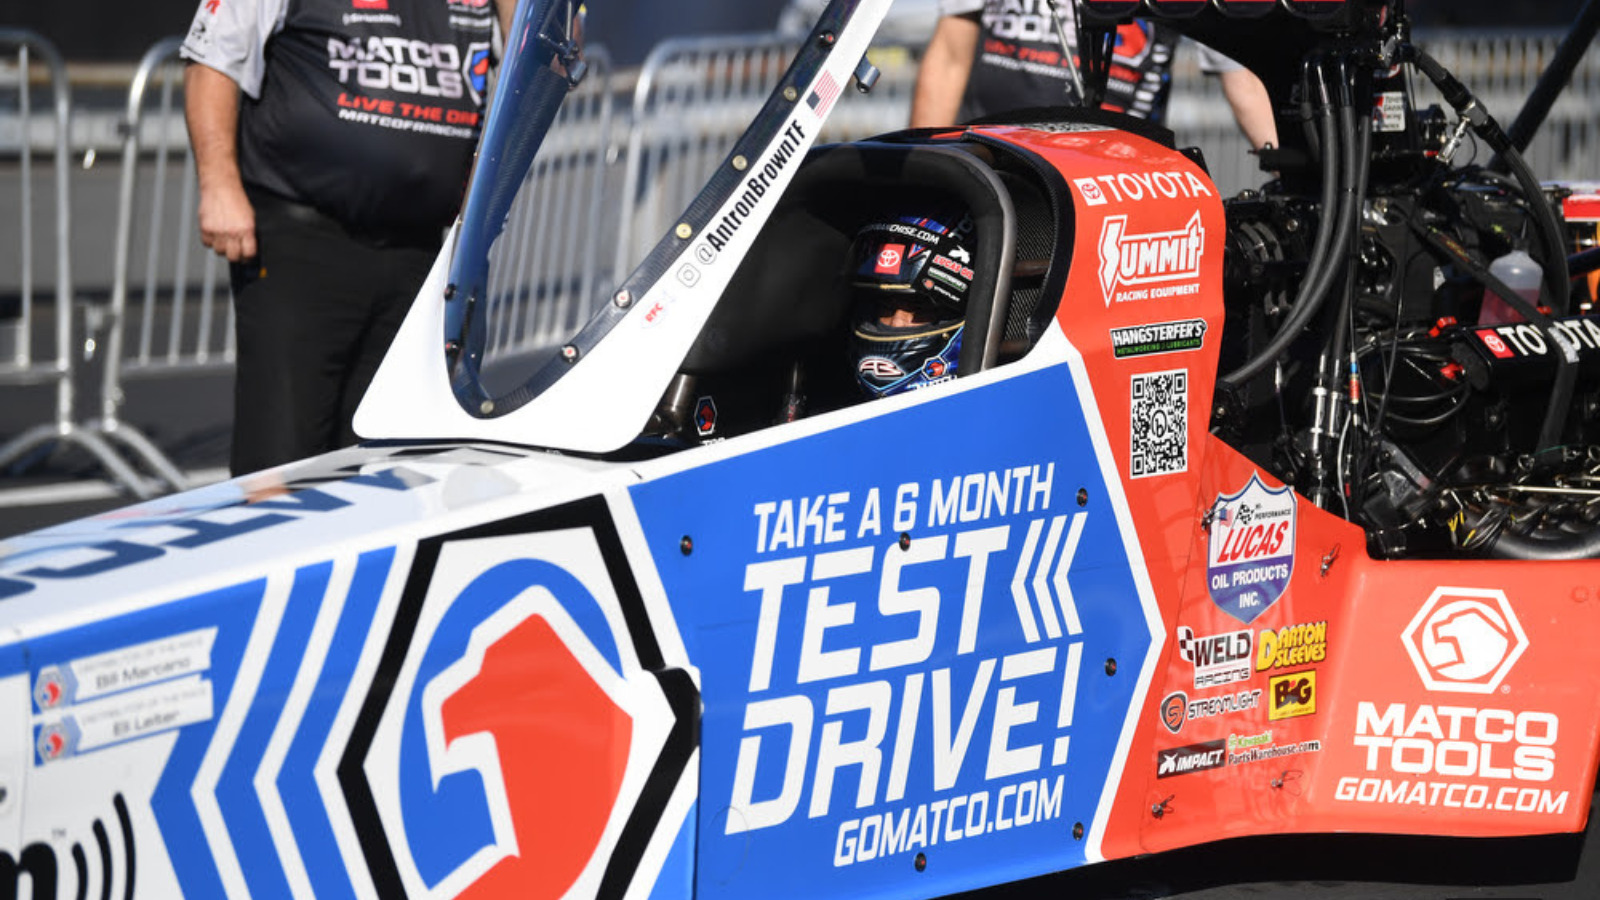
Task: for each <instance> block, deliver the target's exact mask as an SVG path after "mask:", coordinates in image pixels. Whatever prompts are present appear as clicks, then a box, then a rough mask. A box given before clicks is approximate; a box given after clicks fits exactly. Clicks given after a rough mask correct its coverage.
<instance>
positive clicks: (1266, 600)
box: [1206, 474, 1295, 625]
mask: <svg viewBox="0 0 1600 900" xmlns="http://www.w3.org/2000/svg"><path fill="white" fill-rule="evenodd" d="M1212 509H1213V511H1214V514H1213V517H1212V521H1211V533H1210V535H1209V536H1208V538H1207V542H1206V586H1207V588H1208V590H1209V591H1210V593H1211V601H1212V602H1213V603H1215V604H1216V605H1217V607H1218V608H1219V609H1221V610H1222V611H1223V612H1225V613H1227V614H1228V615H1230V616H1233V617H1234V618H1235V619H1238V620H1239V621H1241V622H1243V623H1245V624H1246V625H1248V624H1250V623H1251V622H1254V621H1255V620H1256V617H1257V616H1260V615H1261V614H1262V613H1264V612H1266V611H1267V609H1268V607H1270V606H1272V604H1274V603H1276V602H1278V598H1279V597H1282V596H1283V592H1284V589H1286V588H1287V587H1288V586H1289V576H1290V575H1291V574H1292V573H1293V572H1294V538H1295V527H1294V526H1295V507H1294V493H1293V492H1292V491H1290V490H1289V488H1288V487H1287V486H1285V487H1281V488H1277V489H1272V488H1268V487H1267V486H1266V485H1264V484H1262V483H1261V479H1260V478H1258V477H1256V476H1255V475H1253V474H1252V475H1251V476H1250V483H1249V484H1247V485H1245V487H1244V489H1243V490H1241V491H1239V492H1238V493H1236V494H1227V495H1223V496H1219V497H1217V500H1216V503H1215V504H1214V505H1213V507H1212Z"/></svg>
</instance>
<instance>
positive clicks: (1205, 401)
mask: <svg viewBox="0 0 1600 900" xmlns="http://www.w3.org/2000/svg"><path fill="white" fill-rule="evenodd" d="M987 132H988V133H989V134H990V135H991V136H994V137H999V138H1001V139H1003V140H1005V141H1007V142H1009V143H1012V144H1014V145H1016V146H1019V147H1022V148H1025V149H1026V150H1028V151H1030V152H1032V153H1034V154H1036V155H1038V156H1039V157H1041V158H1043V159H1044V160H1046V161H1048V162H1049V164H1050V165H1052V166H1054V167H1055V168H1056V169H1057V171H1059V172H1060V173H1061V175H1062V176H1063V177H1064V178H1065V180H1066V182H1067V184H1068V186H1069V192H1070V193H1071V195H1072V202H1073V207H1074V216H1075V223H1074V226H1075V227H1074V232H1073V238H1072V240H1073V242H1074V246H1073V257H1072V258H1073V260H1074V265H1073V269H1072V272H1071V273H1070V275H1069V277H1068V282H1067V288H1066V292H1065V298H1064V300H1063V302H1062V304H1061V307H1060V309H1059V311H1058V314H1057V321H1058V322H1059V324H1060V326H1061V328H1062V330H1063V331H1064V332H1065V334H1066V336H1067V338H1068V339H1069V340H1070V341H1071V343H1072V345H1073V346H1074V347H1075V348H1076V349H1077V350H1078V352H1079V353H1080V354H1081V355H1082V357H1083V360H1084V365H1085V368H1086V370H1087V372H1088V374H1089V378H1090V381H1091V382H1092V384H1093V390H1094V395H1095V399H1096V403H1097V407H1098V410H1099V415H1100V417H1101V419H1102V421H1103V424H1104V428H1105V431H1106V434H1107V436H1108V438H1109V441H1110V445H1111V447H1112V451H1113V453H1114V455H1115V459H1116V461H1117V465H1118V469H1119V472H1120V474H1121V476H1122V479H1123V486H1124V489H1125V491H1126V494H1127V498H1128V504H1129V508H1130V511H1131V512H1132V515H1133V519H1134V522H1135V526H1136V528H1137V531H1138V537H1139V542H1140V545H1141V547H1142V549H1143V551H1144V558H1145V562H1146V565H1147V566H1148V569H1149V576H1150V580H1151V583H1152V585H1153V586H1154V589H1155V592H1156V597H1157V599H1158V603H1159V606H1160V610H1161V615H1162V619H1163V622H1164V624H1165V627H1166V632H1167V645H1166V650H1165V652H1164V654H1163V656H1162V659H1161V661H1160V663H1159V664H1158V666H1157V669H1156V672H1155V678H1154V681H1153V683H1152V688H1151V690H1150V692H1149V695H1148V699H1147V703H1146V709H1145V710H1144V713H1143V714H1142V716H1141V717H1140V720H1139V724H1138V727H1137V728H1136V730H1135V734H1134V736H1133V740H1132V743H1131V746H1130V748H1129V756H1128V760H1127V765H1126V767H1125V769H1124V774H1123V778H1122V782H1121V786H1120V789H1119V792H1118V794H1117V798H1116V803H1115V806H1114V809H1113V813H1112V816H1111V820H1110V823H1109V827H1108V831H1107V834H1106V836H1105V839H1104V841H1103V844H1102V851H1103V853H1104V855H1105V856H1106V857H1108V858H1116V857H1126V856H1133V855H1137V854H1142V853H1149V852H1154V851H1161V850H1168V849H1173V848H1176V847H1181V846H1188V845H1192V844H1198V843H1204V842H1207V841H1212V840H1217V839H1221V838H1227V837H1236V836H1245V835H1258V834H1269V833H1286V832H1347V831H1370V832H1387V833H1408V834H1445V835H1460V836H1507V835H1520V834H1538V833H1552V832H1563V831H1578V830H1581V829H1582V828H1583V827H1584V823H1585V821H1586V819H1587V816H1588V812H1589V803H1590V796H1591V794H1592V791H1593V788H1594V778H1595V768H1596V759H1597V751H1600V708H1597V704H1596V703H1595V702H1594V698H1595V697H1596V696H1597V695H1600V671H1596V670H1595V668H1594V667H1593V666H1592V665H1589V664H1588V663H1587V659H1588V648H1590V647H1593V646H1595V645H1596V644H1597V643H1600V567H1597V566H1596V565H1595V564H1594V563H1592V562H1572V563H1544V562H1541V563H1527V562H1515V561H1506V562H1491V561H1484V562H1461V561H1407V562H1387V561H1378V560H1374V559H1372V558H1371V557H1370V556H1369V555H1368V553H1367V550H1366V538H1365V534H1364V533H1363V531H1362V529H1361V528H1360V527H1358V526H1356V525H1353V524H1351V523H1350V522H1347V521H1345V520H1344V519H1342V518H1340V517H1338V516H1336V515H1334V514H1332V513H1330V512H1327V511H1324V510H1322V509H1319V508H1317V507H1316V506H1314V505H1313V504H1311V503H1310V502H1309V501H1308V500H1306V499H1305V498H1304V497H1301V496H1300V495H1298V494H1293V493H1290V492H1286V491H1284V490H1283V486H1282V485H1281V483H1280V482H1278V481H1277V480H1276V479H1274V478H1273V477H1272V476H1271V475H1270V474H1268V473H1266V472H1265V471H1263V470H1262V469H1260V468H1259V467H1258V466H1256V465H1255V464H1254V463H1253V462H1251V461H1250V460H1249V459H1247V458H1245V457H1244V456H1243V455H1242V454H1240V453H1239V452H1238V451H1236V450H1235V449H1233V448H1232V447H1230V446H1228V445H1227V444H1225V443H1223V442H1222V441H1221V440H1219V439H1217V438H1216V437H1214V436H1212V435H1211V434H1210V433H1209V432H1208V425H1209V419H1210V407H1211V402H1212V398H1213V388H1214V384H1215V378H1216V366H1217V356H1218V341H1219V340H1220V338H1221V334H1222V319H1223V304H1222V272H1221V270H1222V257H1223V253H1222V240H1223V235H1224V221H1223V211H1222V205H1221V202H1220V198H1219V197H1218V196H1217V194H1216V190H1215V188H1214V187H1212V186H1211V183H1210V181H1209V179H1208V178H1207V177H1206V176H1205V175H1204V173H1203V172H1201V171H1200V170H1199V168H1198V167H1197V166H1195V165H1194V163H1192V162H1191V161H1190V160H1189V159H1187V158H1186V157H1184V156H1182V155H1181V154H1178V153H1175V152H1173V151H1170V150H1167V149H1165V148H1163V147H1160V146H1159V145H1157V144H1155V143H1153V142H1150V141H1146V140H1144V139H1142V138H1139V137H1135V136H1133V135H1130V134H1127V133H1123V132H1111V131H1093V130H1090V131H1074V132H1067V133H1055V134H1041V133H1039V132H1032V131H1025V130H1021V129H1006V128H999V129H990V130H987ZM1196 185H1199V187H1196ZM1185 229H1190V231H1189V232H1186V231H1185ZM1185 234H1190V235H1193V236H1194V237H1197V238H1198V239H1199V243H1200V244H1201V245H1202V248H1203V249H1202V252H1201V253H1200V254H1199V259H1198V261H1197V264H1196V265H1195V266H1194V267H1193V268H1192V270H1191V269H1190V268H1188V267H1187V262H1188V261H1187V260H1186V259H1184V258H1183V257H1182V254H1181V253H1178V252H1168V253H1167V255H1166V256H1164V257H1163V256H1162V253H1161V251H1162V248H1161V247H1159V246H1157V247H1153V248H1146V247H1144V246H1142V245H1140V241H1146V242H1147V243H1148V242H1156V243H1159V242H1160V241H1163V240H1168V241H1170V240H1178V239H1179V236H1182V235H1185ZM1136 251H1142V252H1145V253H1147V254H1150V256H1149V259H1150V260H1152V261H1153V262H1151V264H1150V265H1151V266H1152V267H1153V268H1152V267H1146V268H1141V267H1140V264H1139V263H1138V262H1137V261H1135V262H1131V263H1129V262H1127V261H1128V256H1127V254H1128V253H1129V252H1136ZM1124 263H1127V265H1126V268H1123V269H1118V268H1117V267H1118V266H1122V265H1123V264H1124ZM1141 279H1143V281H1141ZM1145 292H1148V293H1145ZM1191 320H1198V321H1201V322H1204V325H1205V329H1204V339H1203V342H1202V345H1201V346H1200V347H1199V348H1190V349H1183V350H1176V351H1172V352H1149V353H1146V354H1143V355H1134V356H1131V357H1130V356H1127V355H1124V357H1123V358H1119V357H1118V354H1117V348H1116V346H1114V341H1113V338H1112V333H1113V331H1114V330H1116V329H1126V328H1131V327H1137V326H1150V325H1167V324H1171V323H1175V322H1178V323H1181V322H1185V321H1191ZM1172 370H1184V371H1186V372H1187V373H1188V376H1189V383H1188V387H1187V406H1186V421H1184V422H1183V423H1182V424H1183V427H1184V428H1185V429H1186V431H1187V435H1188V449H1187V454H1186V456H1187V459H1186V465H1185V466H1184V468H1183V470H1182V471H1170V472H1160V473H1155V474H1150V473H1146V474H1142V475H1140V474H1136V473H1135V471H1134V468H1135V466H1134V461H1133V459H1132V455H1133V449H1132V439H1131V434H1132V429H1133V427H1134V416H1133V415H1132V412H1131V405H1132V403H1133V402H1135V401H1134V400H1133V399H1132V398H1131V393H1132V392H1131V390H1130V385H1131V384H1132V383H1133V382H1134V380H1136V378H1137V377H1139V376H1145V375H1149V374H1151V373H1159V372H1167V371H1172ZM1255 482H1259V485H1257V486H1255V487H1254V488H1251V486H1252V485H1253V484H1254V483H1255ZM1248 490H1254V491H1256V493H1254V494H1248ZM1236 495H1240V496H1245V495H1248V496H1253V497H1263V498H1281V499H1278V500H1271V501H1268V502H1260V503H1255V504H1254V505H1253V506H1252V504H1251V502H1249V501H1248V500H1241V499H1239V496H1236ZM1230 506H1232V507H1237V508H1242V507H1251V509H1252V510H1254V512H1255V514H1256V515H1262V514H1263V510H1268V509H1269V507H1270V513H1271V514H1272V515H1275V516H1277V517H1278V522H1279V526H1278V527H1277V528H1276V530H1274V529H1272V528H1270V527H1266V525H1263V526H1262V527H1258V528H1256V529H1255V530H1254V531H1251V530H1250V529H1249V528H1248V527H1246V526H1244V525H1237V526H1236V525H1233V524H1223V523H1220V522H1218V521H1215V519H1216V517H1218V516H1219V515H1222V516H1224V517H1225V516H1226V513H1223V512H1221V511H1222V510H1225V509H1227V508H1229V507H1230ZM1284 522H1287V525H1284V524H1283V523H1284ZM1267 524H1268V525H1270V523H1267ZM1213 528H1236V529H1237V530H1236V531H1230V532H1229V533H1228V535H1226V536H1222V535H1221V534H1220V533H1219V541H1221V540H1231V541H1232V544H1231V545H1223V544H1218V543H1213V541H1212V537H1213V536H1212V533H1211V532H1212V529H1213ZM1274 537H1276V538H1281V539H1283V540H1285V541H1286V543H1285V545H1284V546H1283V547H1276V546H1269V545H1270V543H1271V541H1272V540H1273V539H1274ZM1269 551H1270V552H1269ZM1252 552H1255V553H1258V554H1260V555H1261V558H1262V559H1267V557H1268V556H1270V559H1267V561H1268V562H1274V563H1277V568H1274V567H1272V566H1267V565H1266V564H1265V563H1263V564H1261V565H1255V566H1253V567H1252V565H1250V564H1248V561H1247V563H1246V564H1245V565H1244V566H1243V568H1242V571H1243V573H1244V576H1245V580H1246V581H1249V580H1250V579H1252V578H1257V577H1268V576H1271V577H1276V576H1279V575H1282V576H1283V579H1284V585H1283V587H1282V590H1281V592H1280V593H1278V595H1277V596H1276V597H1275V598H1272V599H1266V598H1265V597H1261V598H1257V599H1256V600H1255V601H1254V602H1255V603H1256V604H1257V608H1255V609H1250V610H1248V611H1246V612H1244V613H1243V615H1245V616H1246V617H1249V618H1248V621H1246V620H1242V619H1241V618H1240V613H1239V612H1238V611H1229V610H1228V609H1225V604H1224V602H1223V601H1220V600H1216V599H1214V597H1213V590H1212V588H1213V586H1214V585H1221V586H1224V587H1225V586H1226V584H1227V581H1228V579H1229V577H1230V573H1231V570H1230V568H1229V566H1228V565H1226V564H1227V563H1228V562H1230V561H1231V560H1232V559H1234V558H1238V557H1241V555H1243V556H1248V555H1249V554H1250V553H1252ZM1233 568H1236V569H1237V568H1239V566H1234V567H1233ZM1231 577H1235V579H1236V580H1237V576H1231ZM1268 580H1271V578H1269V579H1268ZM1246 592H1247V593H1248V591H1246ZM1219 593H1225V592H1220V591H1219ZM1271 593H1272V590H1271V585H1270V584H1269V585H1268V586H1267V588H1266V589H1265V590H1264V591H1263V594H1265V595H1270V594H1271ZM1108 599H1109V598H1108ZM1241 602H1245V601H1241ZM1186 648H1191V649H1186ZM1241 656H1242V657H1243V658H1242V660H1241ZM1186 766H1187V767H1189V768H1184V767H1186Z"/></svg>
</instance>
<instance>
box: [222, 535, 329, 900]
mask: <svg viewBox="0 0 1600 900" xmlns="http://www.w3.org/2000/svg"><path fill="white" fill-rule="evenodd" d="M332 573H333V564H332V563H327V562H324V563H317V564H316V565H311V566H306V567H304V568H302V569H300V570H299V571H298V572H296V573H295V576H294V587H293V588H291V589H290V591H289V602H288V604H287V606H286V607H285V608H284V612H283V619H282V621H281V622H280V623H279V625H278V635H277V639H276V640H274V641H273V644H272V652H271V654H270V655H269V656H268V658H267V664H266V667H265V669H264V670H263V671H262V673H261V682H260V684H259V685H258V686H257V687H256V691H255V697H254V699H253V700H252V701H251V703H250V709H249V711H248V712H246V713H245V719H244V723H243V724H242V725H241V726H240V728H239V735H238V738H237V739H236V740H235V741H234V745H233V753H232V754H231V755H230V756H229V757H228V761H227V762H226V763H225V764H224V765H223V768H222V775H221V778H220V779H219V780H218V782H217V789H216V794H217V805H218V807H219V808H220V809H221V811H222V820H223V823H224V824H225V825H226V826H227V829H228V836H229V837H230V838H231V839H232V841H233V849H234V854H235V855H236V856H237V857H238V859H239V868H240V870H241V872H242V873H243V874H244V878H245V881H246V883H248V884H249V885H250V892H251V895H252V896H254V897H285V898H287V897H290V896H291V893H290V889H289V881H288V878H287V877H286V876H285V875H284V872H283V863H282V861H281V860H279V858H278V854H277V852H276V850H275V848H274V846H273V842H272V832H271V831H270V830H269V829H268V827H267V817H266V813H265V812H264V811H263V809H262V807H261V798H260V797H259V796H258V795H257V794H256V789H255V784H254V783H253V782H254V778H255V774H256V771H257V770H258V769H260V768H261V760H262V757H263V756H265V755H266V752H267V743H268V742H269V741H271V740H272V731H273V729H274V728H275V727H276V726H277V724H278V720H279V718H280V717H281V716H282V715H283V704H284V701H285V700H286V699H287V698H288V696H289V690H290V688H292V687H293V686H294V679H295V674H296V673H297V672H298V671H299V669H300V663H301V660H302V658H303V657H304V654H305V648H306V644H307V642H308V641H309V640H310V638H311V629H312V626H314V625H315V624H316V621H317V612H318V610H320V609H321V607H322V601H323V599H324V597H325V596H326V595H327V593H328V579H329V577H330V576H331V575H332Z"/></svg>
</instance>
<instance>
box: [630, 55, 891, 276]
mask: <svg viewBox="0 0 1600 900" xmlns="http://www.w3.org/2000/svg"><path fill="white" fill-rule="evenodd" d="M798 47H799V44H798V41H797V39H795V38H792V37H785V36H780V35H774V34H745V35H726V36H718V37H711V38H679V39H672V40H667V41H663V42H662V43H660V44H658V45H656V47H655V49H654V50H652V51H651V53H650V55H649V56H648V57H647V58H646V59H645V62H644V66H643V68H642V70H641V71H640V74H639V81H638V83H637V85H635V88H634V94H633V119H632V122H631V123H630V124H631V129H630V132H629V136H628V161H627V175H626V177H625V178H624V181H623V203H624V210H625V212H624V214H623V223H622V230H621V234H620V235H619V236H618V241H617V255H616V259H615V261H614V263H613V276H614V278H615V279H616V280H617V281H621V280H623V279H624V278H625V277H626V276H627V273H628V271H629V269H630V268H631V266H632V265H633V264H634V263H635V262H637V261H638V260H640V259H643V258H644V256H645V254H646V253H648V252H649V251H650V248H651V247H653V246H654V244H655V242H656V241H657V240H658V239H659V238H660V237H661V236H662V235H664V234H665V233H666V231H667V229H668V228H670V227H671V226H672V225H673V224H674V222H675V220H676V217H677V216H679V215H680V214H681V213H682V212H683V210H684V209H685V208H686V207H687V206H688V203H689V201H690V200H691V199H693V197H694V195H695V193H696V192H697V191H698V189H699V187H700V185H702V184H703V183H704V182H705V180H706V178H707V177H708V176H709V175H710V174H711V172H712V171H713V170H714V169H715V168H716V166H717V165H718V164H719V163H720V162H721V161H722V160H723V158H724V157H726V156H727V154H728V153H729V151H731V150H732V149H733V144H734V141H735V140H737V139H738V137H739V135H741V134H743V133H744V129H745V127H746V126H747V125H749V123H750V121H751V119H753V118H754V117H755V114H756V112H757V111H758V110H760V109H761V104H762V103H764V102H766V99H767V96H768V95H769V94H770V93H771V92H772V90H773V88H774V87H775V86H776V85H777V83H778V80H779V79H780V78H782V77H783V73H784V72H785V71H786V70H787V69H788V67H789V62H790V60H792V59H793V58H794V55H795V52H796V50H797V49H798ZM880 56H881V57H883V59H884V60H885V61H884V62H882V63H879V65H880V67H881V68H882V69H883V76H882V77H881V78H880V79H879V81H878V85H877V88H876V89H875V90H874V91H873V93H872V94H871V95H860V96H848V95H853V94H855V92H854V91H847V92H846V94H847V96H846V97H843V98H841V101H840V103H839V104H838V107H837V108H836V109H835V110H834V113H833V116H832V117H830V119H829V122H828V127H827V129H826V130H825V131H824V132H823V134H822V135H821V137H820V138H819V141H834V140H847V139H852V138H860V137H866V136H868V135H871V134H874V133H879V132H883V131H888V130H892V129H893V128H896V127H899V126H900V125H903V124H904V123H905V121H906V117H907V115H908V113H909V110H910V108H911V101H910V89H911V85H912V83H913V82H914V81H915V75H916V69H915V66H914V65H913V64H912V63H911V61H910V54H909V53H908V52H907V51H905V50H904V49H903V48H882V49H874V51H873V53H872V58H873V59H874V61H877V60H878V58H879V57H880ZM889 60H895V61H896V62H893V63H891V62H889Z"/></svg>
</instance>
